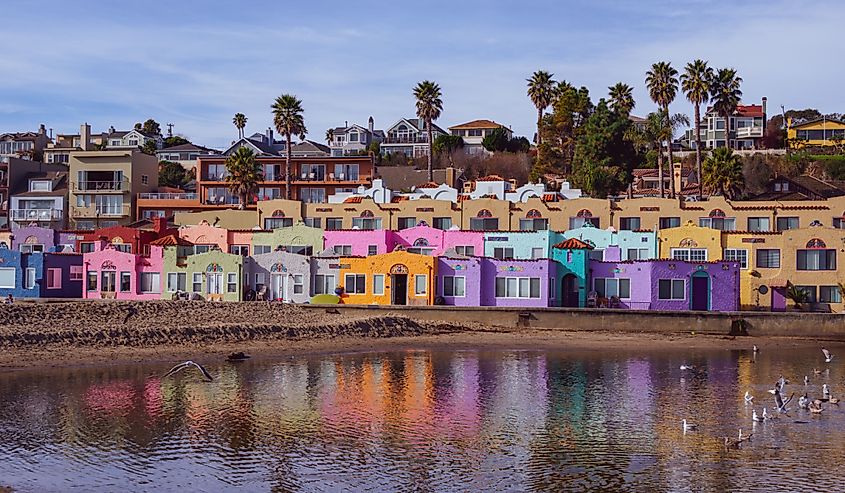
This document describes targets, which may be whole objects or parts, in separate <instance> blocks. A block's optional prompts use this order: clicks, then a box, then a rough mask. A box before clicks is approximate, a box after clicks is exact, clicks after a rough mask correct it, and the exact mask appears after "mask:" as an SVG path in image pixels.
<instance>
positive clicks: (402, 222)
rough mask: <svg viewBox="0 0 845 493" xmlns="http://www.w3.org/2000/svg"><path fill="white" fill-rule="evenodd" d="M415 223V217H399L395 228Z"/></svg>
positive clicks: (411, 226) (414, 224)
mask: <svg viewBox="0 0 845 493" xmlns="http://www.w3.org/2000/svg"><path fill="white" fill-rule="evenodd" d="M416 225H417V218H415V217H400V218H399V221H398V224H397V226H396V227H397V229H408V228H413V227H414V226H416Z"/></svg>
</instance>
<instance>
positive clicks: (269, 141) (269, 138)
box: [266, 127, 273, 145]
mask: <svg viewBox="0 0 845 493" xmlns="http://www.w3.org/2000/svg"><path fill="white" fill-rule="evenodd" d="M266 137H267V145H273V129H272V128H271V127H267V135H266Z"/></svg>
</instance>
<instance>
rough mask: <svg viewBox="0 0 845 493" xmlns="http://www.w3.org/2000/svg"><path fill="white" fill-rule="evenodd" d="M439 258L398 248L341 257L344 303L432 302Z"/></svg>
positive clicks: (403, 303)
mask: <svg viewBox="0 0 845 493" xmlns="http://www.w3.org/2000/svg"><path fill="white" fill-rule="evenodd" d="M436 262H437V258H436V257H431V256H428V255H419V254H415V253H408V252H405V251H395V252H390V253H384V254H381V255H372V256H369V257H344V258H342V259H340V282H341V283H342V284H341V286H343V290H344V293H343V295H342V298H343V303H346V304H351V305H432V304H433V300H434V277H435V274H436V272H435V270H436Z"/></svg>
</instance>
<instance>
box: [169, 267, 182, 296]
mask: <svg viewBox="0 0 845 493" xmlns="http://www.w3.org/2000/svg"><path fill="white" fill-rule="evenodd" d="M186 282H187V274H186V273H185V272H168V273H167V292H168V293H175V292H176V291H185V283H186Z"/></svg>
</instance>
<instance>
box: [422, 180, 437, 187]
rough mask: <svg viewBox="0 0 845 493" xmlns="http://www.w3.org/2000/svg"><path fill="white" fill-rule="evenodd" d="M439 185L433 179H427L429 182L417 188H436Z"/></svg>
mask: <svg viewBox="0 0 845 493" xmlns="http://www.w3.org/2000/svg"><path fill="white" fill-rule="evenodd" d="M439 186H440V185H438V184H437V183H435V182H433V181H429V182H426V183H423V184H422V185H420V186H418V187H417V188H437V187H439Z"/></svg>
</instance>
